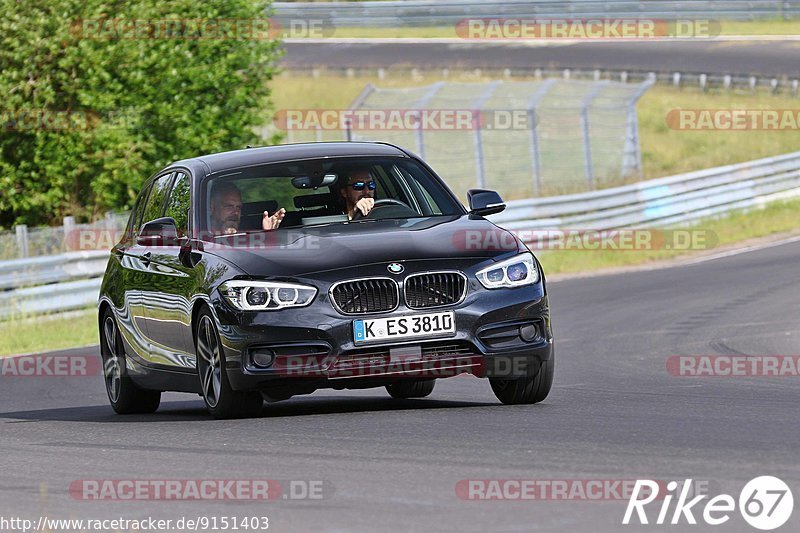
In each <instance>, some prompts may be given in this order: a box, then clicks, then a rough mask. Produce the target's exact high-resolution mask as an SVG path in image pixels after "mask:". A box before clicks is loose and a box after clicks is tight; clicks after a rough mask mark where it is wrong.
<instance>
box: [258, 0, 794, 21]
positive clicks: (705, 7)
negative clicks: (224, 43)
mask: <svg viewBox="0 0 800 533" xmlns="http://www.w3.org/2000/svg"><path fill="white" fill-rule="evenodd" d="M272 5H273V8H274V11H275V18H276V19H277V20H278V21H279V22H280V23H281V24H285V25H289V24H291V23H292V21H293V20H295V21H296V20H297V19H298V18H304V19H319V20H325V21H326V23H327V24H328V25H330V26H332V27H425V26H446V25H454V24H457V23H458V22H459V21H461V20H463V19H465V18H469V17H472V18H477V17H503V18H529V19H537V18H538V19H547V18H549V19H581V18H590V17H591V18H628V19H630V18H659V19H691V18H711V19H725V20H753V19H771V18H772V19H777V18H780V19H786V20H788V19H795V18H798V17H800V2H797V1H785V0H725V1H722V0H646V1H625V0H615V1H609V0H571V1H570V0H567V1H565V0H540V1H536V2H531V1H527V0H500V1H496V2H486V1H485V0H446V1H439V0H405V1H386V2H384V1H381V2H374V1H373V2H274V3H273V4H272Z"/></svg>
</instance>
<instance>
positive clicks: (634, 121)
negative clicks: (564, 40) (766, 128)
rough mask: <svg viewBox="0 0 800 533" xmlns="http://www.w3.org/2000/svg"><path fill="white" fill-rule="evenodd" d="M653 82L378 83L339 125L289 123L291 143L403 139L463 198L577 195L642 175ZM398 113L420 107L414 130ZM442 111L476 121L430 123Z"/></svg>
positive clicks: (404, 144) (403, 144)
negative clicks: (491, 193) (640, 109)
mask: <svg viewBox="0 0 800 533" xmlns="http://www.w3.org/2000/svg"><path fill="white" fill-rule="evenodd" d="M652 84H653V80H652V79H647V80H645V81H642V82H640V83H636V84H632V83H621V82H615V81H610V80H599V81H589V80H565V79H556V78H549V79H543V80H539V81H523V82H506V81H501V80H495V81H491V82H486V83H443V82H438V83H435V84H433V85H429V86H424V87H412V88H393V89H381V88H377V87H375V86H373V85H371V84H370V85H367V87H366V88H365V89H364V91H362V93H361V95H360V96H359V97H358V98H357V99H356V100H355V101H354V102H353V104H352V105H351V106H350V111H351V115H350V117H351V120H350V121H349V122H345V123H344V124H343V127H342V128H341V129H339V130H337V131H330V130H322V129H318V130H309V129H288V140H289V141H290V142H303V141H314V140H342V139H350V140H375V141H384V142H389V143H392V144H396V145H398V146H401V147H403V148H406V149H409V150H411V151H413V152H415V153H417V154H418V155H420V156H421V157H422V158H423V159H425V160H426V161H427V162H428V163H429V164H430V165H431V166H432V167H433V168H434V169H435V170H436V171H437V173H439V174H440V175H441V176H442V177H443V178H444V179H445V181H446V182H447V183H448V185H449V186H450V187H451V188H452V189H453V190H454V191H455V192H456V194H458V195H459V197H461V198H463V197H465V194H466V191H467V190H468V189H471V188H476V187H479V188H481V187H486V188H492V189H496V190H498V191H499V192H500V193H501V194H502V195H503V197H504V198H507V199H509V200H512V199H520V198H530V197H533V196H547V195H556V194H567V193H574V192H580V191H586V190H593V189H598V188H606V187H611V186H615V185H621V184H624V183H628V182H630V181H636V180H638V179H641V177H642V163H641V147H640V142H639V128H638V118H637V115H636V103H637V102H638V100H639V98H641V96H642V95H643V94H644V93H645V91H647V89H648V88H650V87H651V86H652ZM393 112H402V113H404V114H405V115H408V114H409V113H412V114H416V115H415V118H416V120H415V121H414V122H413V124H414V125H416V127H414V128H409V127H393V126H392V123H391V120H388V118H389V117H391V114H392V113H393ZM437 112H439V113H444V112H450V113H451V115H452V114H453V113H455V114H456V115H457V114H458V113H461V114H465V115H466V116H467V117H471V120H470V121H469V123H463V124H461V126H463V127H459V125H458V124H455V125H452V124H451V125H450V127H447V126H448V124H447V123H446V118H442V115H439V119H438V120H439V122H435V121H426V120H425V119H426V117H431V116H437V115H436V113H437ZM359 113H361V115H359ZM359 117H361V118H364V117H366V120H358V118H359Z"/></svg>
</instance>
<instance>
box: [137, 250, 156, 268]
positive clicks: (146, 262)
mask: <svg viewBox="0 0 800 533" xmlns="http://www.w3.org/2000/svg"><path fill="white" fill-rule="evenodd" d="M152 255H153V254H151V253H150V252H145V253H143V254H142V255H141V256H140V258H141V260H142V263H144V266H150V257H152Z"/></svg>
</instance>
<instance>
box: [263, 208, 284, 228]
mask: <svg viewBox="0 0 800 533" xmlns="http://www.w3.org/2000/svg"><path fill="white" fill-rule="evenodd" d="M284 216H286V209H284V208H282V207H281V208H280V209H278V210H277V211H275V214H274V215H272V216H269V213H268V212H267V211H264V219H263V220H262V221H261V228H262V229H265V230H271V229H278V226H280V225H281V222H282V221H283V217H284Z"/></svg>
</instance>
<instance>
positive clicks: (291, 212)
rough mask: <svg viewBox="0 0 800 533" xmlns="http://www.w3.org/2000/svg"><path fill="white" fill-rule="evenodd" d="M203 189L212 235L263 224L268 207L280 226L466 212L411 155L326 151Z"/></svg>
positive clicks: (241, 172) (223, 178) (221, 178)
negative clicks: (355, 155)
mask: <svg viewBox="0 0 800 533" xmlns="http://www.w3.org/2000/svg"><path fill="white" fill-rule="evenodd" d="M201 197H202V199H203V206H201V209H202V211H201V212H202V213H203V214H204V216H203V217H201V221H202V222H203V224H204V225H205V227H204V228H202V234H203V235H204V238H206V239H207V240H213V239H216V238H218V237H220V236H224V235H232V234H239V233H246V232H253V231H263V229H265V228H264V226H263V225H262V224H264V219H265V212H266V217H270V216H276V213H277V216H279V217H282V218H281V220H280V224H279V227H278V229H287V228H295V229H296V228H299V227H304V226H313V225H320V224H340V223H350V222H359V221H366V220H377V219H391V218H394V219H398V218H402V219H408V218H418V217H431V216H443V215H446V216H453V215H461V214H463V213H464V212H465V211H464V208H463V206H462V205H461V204H460V203H459V202H458V201H457V200H456V199H455V197H454V196H453V195H452V193H451V192H450V191H449V190H447V188H446V187H444V186H443V185H442V184H441V182H440V181H439V180H437V179H436V178H435V177H434V176H432V175H431V174H430V173H429V172H428V171H426V170H425V169H424V168H423V167H422V166H420V165H419V164H418V163H416V162H414V161H413V160H409V159H407V158H389V157H384V158H325V159H309V160H303V161H292V162H285V163H276V164H269V165H260V166H252V167H247V168H239V169H231V170H226V171H224V172H222V173H220V175H217V176H213V177H212V178H210V179H208V180H206V182H205V185H204V191H203V194H202V196H201ZM364 205H366V206H367V207H366V210H367V213H366V214H364V212H363V211H364V209H362V208H361V206H364ZM281 210H284V211H283V212H281ZM266 229H272V228H269V227H268V228H266Z"/></svg>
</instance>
